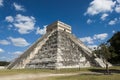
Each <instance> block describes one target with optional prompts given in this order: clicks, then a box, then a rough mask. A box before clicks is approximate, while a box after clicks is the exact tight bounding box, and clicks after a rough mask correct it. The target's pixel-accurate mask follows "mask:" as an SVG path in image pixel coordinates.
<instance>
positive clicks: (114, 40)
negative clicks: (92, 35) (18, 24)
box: [93, 31, 120, 64]
mask: <svg viewBox="0 0 120 80" xmlns="http://www.w3.org/2000/svg"><path fill="white" fill-rule="evenodd" d="M93 52H94V53H95V54H96V55H97V56H98V57H100V58H105V59H106V60H107V61H109V62H110V63H112V64H120V31H118V32H117V33H115V34H114V35H113V36H112V37H111V38H110V39H109V40H108V41H107V42H105V43H102V44H100V45H99V46H98V47H97V48H96V49H95V50H94V51H93Z"/></svg>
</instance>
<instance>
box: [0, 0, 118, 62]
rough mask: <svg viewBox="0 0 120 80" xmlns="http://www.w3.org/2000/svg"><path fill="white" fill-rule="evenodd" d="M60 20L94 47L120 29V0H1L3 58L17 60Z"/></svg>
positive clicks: (0, 43) (0, 37)
mask: <svg viewBox="0 0 120 80" xmlns="http://www.w3.org/2000/svg"><path fill="white" fill-rule="evenodd" d="M57 20H60V21H62V22H64V23H66V24H69V25H71V26H72V33H73V34H75V35H76V36H77V37H78V38H79V39H81V40H82V41H83V42H84V43H85V44H86V45H87V46H89V47H90V48H93V47H96V46H97V45H99V44H100V43H102V42H105V41H107V40H108V39H109V38H111V37H112V35H113V34H114V33H115V32H117V31H120V26H119V25H120V0H29V1H27V0H0V60H8V61H10V60H13V59H14V58H16V57H17V56H18V55H20V54H21V53H22V52H24V51H25V50H26V49H27V48H28V47H29V46H30V45H32V43H34V42H35V41H36V40H37V39H38V38H40V37H41V36H42V35H44V34H45V33H46V25H48V24H51V23H52V22H55V21H57Z"/></svg>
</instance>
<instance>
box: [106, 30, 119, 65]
mask: <svg viewBox="0 0 120 80" xmlns="http://www.w3.org/2000/svg"><path fill="white" fill-rule="evenodd" d="M108 44H109V51H110V52H111V59H110V60H109V61H110V62H112V63H120V32H117V33H115V34H114V35H113V36H112V38H110V39H109V40H108Z"/></svg>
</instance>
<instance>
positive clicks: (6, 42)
mask: <svg viewBox="0 0 120 80" xmlns="http://www.w3.org/2000/svg"><path fill="white" fill-rule="evenodd" d="M0 44H2V45H8V44H10V42H9V41H7V40H0Z"/></svg>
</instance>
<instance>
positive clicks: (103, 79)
mask: <svg viewBox="0 0 120 80" xmlns="http://www.w3.org/2000/svg"><path fill="white" fill-rule="evenodd" d="M33 80H39V79H33ZM43 80H120V74H113V75H74V76H61V77H51V78H46V79H43Z"/></svg>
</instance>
